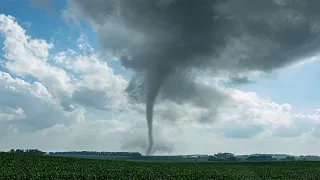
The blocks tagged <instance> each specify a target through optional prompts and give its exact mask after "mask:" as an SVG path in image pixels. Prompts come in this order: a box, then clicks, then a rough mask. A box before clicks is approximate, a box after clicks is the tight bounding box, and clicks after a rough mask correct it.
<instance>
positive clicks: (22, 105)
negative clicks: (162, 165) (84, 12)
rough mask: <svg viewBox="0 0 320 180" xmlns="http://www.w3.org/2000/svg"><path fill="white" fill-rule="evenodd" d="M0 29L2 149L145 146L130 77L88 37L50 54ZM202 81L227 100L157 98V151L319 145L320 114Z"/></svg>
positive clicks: (12, 26) (300, 149) (20, 34)
mask: <svg viewBox="0 0 320 180" xmlns="http://www.w3.org/2000/svg"><path fill="white" fill-rule="evenodd" d="M0 32H1V34H2V35H3V37H4V42H3V50H4V57H5V61H4V67H5V68H7V69H8V70H9V72H10V74H9V73H5V72H1V71H0V97H1V98H0V144H1V147H0V149H1V150H8V149H10V148H39V149H43V150H46V151H50V150H104V151H119V150H128V151H140V152H142V153H143V152H144V151H145V148H146V146H147V136H146V135H147V124H146V121H145V109H144V108H145V105H143V104H132V103H130V101H129V100H128V97H127V96H126V94H125V88H126V87H127V85H128V81H127V80H126V79H124V78H123V77H121V76H119V75H116V74H115V73H114V72H113V70H112V68H111V67H110V66H109V64H108V63H107V62H105V61H102V60H101V57H99V56H98V55H97V53H96V52H95V49H93V48H92V47H91V46H90V44H89V43H88V42H87V41H86V38H85V36H81V37H80V38H79V40H78V41H77V42H76V43H77V45H78V48H79V49H77V50H74V49H66V50H65V51H62V52H58V53H56V54H53V53H52V52H51V50H52V49H53V48H54V45H53V44H50V43H47V42H46V41H44V40H41V39H33V38H32V37H30V36H28V35H27V34H26V31H25V30H24V29H23V28H21V26H19V24H17V23H16V22H15V19H14V18H13V17H11V16H5V15H0ZM15 75H17V76H18V77H16V78H14V77H15ZM28 76H31V77H33V78H35V79H36V82H34V83H30V82H28V81H27V79H28ZM204 78H205V79H206V80H203V79H202V80H203V81H202V83H204V84H205V85H207V86H213V87H214V88H215V91H212V92H216V93H220V94H221V95H223V96H226V97H228V98H227V100H226V101H225V102H224V103H220V104H219V106H217V104H215V103H216V99H215V97H216V96H205V97H204V98H206V101H212V103H207V104H208V107H203V106H197V105H196V104H195V103H177V102H174V101H170V100H168V99H166V100H158V102H157V103H156V105H155V118H154V120H155V122H154V137H155V152H156V153H172V154H182V153H214V152H219V151H231V152H235V153H255V152H276V153H280V152H281V153H294V154H303V153H316V151H315V150H312V149H310V148H320V147H319V145H317V144H319V143H312V141H314V142H318V141H319V140H318V139H317V138H316V137H318V136H319V134H320V130H319V129H320V124H319V122H320V118H319V117H320V114H319V111H316V112H315V113H314V114H303V113H295V112H293V111H292V108H291V106H290V105H289V104H277V103H276V102H273V101H272V100H270V99H265V98H262V97H259V96H258V95H257V94H256V93H254V92H242V91H239V90H236V89H232V88H223V87H221V86H219V84H215V85H212V84H213V83H212V82H211V81H209V80H208V79H209V78H207V77H204ZM200 83H201V82H200ZM208 92H211V91H208ZM106 110H108V111H106ZM311 140H312V141H311ZM274 144H277V145H276V146H274Z"/></svg>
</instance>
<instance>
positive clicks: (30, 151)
mask: <svg viewBox="0 0 320 180" xmlns="http://www.w3.org/2000/svg"><path fill="white" fill-rule="evenodd" d="M9 152H10V153H16V154H38V155H44V154H45V153H46V152H42V151H40V150H38V149H11V150H10V151H9Z"/></svg>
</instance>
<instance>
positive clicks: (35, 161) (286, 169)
mask: <svg viewBox="0 0 320 180" xmlns="http://www.w3.org/2000/svg"><path fill="white" fill-rule="evenodd" d="M0 179H8V180H12V179H34V180H36V179H37V180H42V179H123V180H135V179H137V180H143V179H150V180H154V179H168V180H169V179H175V180H179V179H181V180H187V179H194V180H202V179H217V180H218V179H219V180H220V179H225V180H233V179H234V180H241V179H252V180H259V179H288V180H292V179H303V180H311V179H314V180H315V179H320V162H268V163H146V162H127V161H109V160H96V159H79V158H66V157H52V156H41V155H18V154H10V153H0Z"/></svg>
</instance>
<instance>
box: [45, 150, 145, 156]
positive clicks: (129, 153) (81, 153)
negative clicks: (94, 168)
mask: <svg viewBox="0 0 320 180" xmlns="http://www.w3.org/2000/svg"><path fill="white" fill-rule="evenodd" d="M49 155H70V156H74V155H76V156H77V155H85V156H95V155H98V156H101V155H104V156H142V155H141V154H140V153H138V152H98V151H69V152H49Z"/></svg>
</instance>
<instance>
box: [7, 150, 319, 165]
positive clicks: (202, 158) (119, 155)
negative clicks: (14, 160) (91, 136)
mask: <svg viewBox="0 0 320 180" xmlns="http://www.w3.org/2000/svg"><path fill="white" fill-rule="evenodd" d="M8 152H9V153H14V154H38V155H47V156H59V157H73V158H87V159H103V160H122V161H137V162H265V161H320V156H315V155H301V156H292V155H287V154H248V155H235V154H232V153H226V152H224V153H216V154H212V155H203V154H192V155H174V156H173V155H171V156H170V155H155V156H146V155H142V154H141V153H139V152H100V151H65V152H43V151H40V150H38V149H11V150H10V151H8Z"/></svg>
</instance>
